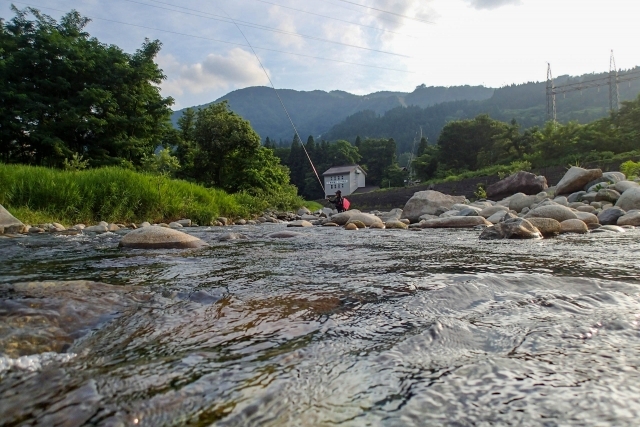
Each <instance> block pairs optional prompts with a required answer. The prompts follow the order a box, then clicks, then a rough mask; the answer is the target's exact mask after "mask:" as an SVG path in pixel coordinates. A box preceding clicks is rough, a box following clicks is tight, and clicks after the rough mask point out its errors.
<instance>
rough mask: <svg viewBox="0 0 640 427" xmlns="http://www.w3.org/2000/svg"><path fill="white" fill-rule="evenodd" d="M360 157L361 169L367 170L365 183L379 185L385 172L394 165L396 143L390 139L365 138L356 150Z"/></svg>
mask: <svg viewBox="0 0 640 427" xmlns="http://www.w3.org/2000/svg"><path fill="white" fill-rule="evenodd" d="M358 150H359V152H360V154H361V155H362V163H363V167H366V169H367V181H368V182H370V183H371V184H376V185H381V183H382V179H383V178H384V176H385V171H386V170H387V168H389V167H390V166H391V165H393V164H396V163H397V162H396V142H395V141H394V140H393V138H390V139H371V138H367V139H365V140H364V141H362V142H361V143H360V148H359V149H358Z"/></svg>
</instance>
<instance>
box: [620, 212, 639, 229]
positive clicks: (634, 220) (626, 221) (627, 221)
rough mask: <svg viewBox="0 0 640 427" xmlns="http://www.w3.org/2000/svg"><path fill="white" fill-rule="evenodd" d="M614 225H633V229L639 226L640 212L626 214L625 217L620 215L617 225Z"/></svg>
mask: <svg viewBox="0 0 640 427" xmlns="http://www.w3.org/2000/svg"><path fill="white" fill-rule="evenodd" d="M616 225H620V226H623V225H633V226H634V227H638V226H640V211H631V212H627V213H626V214H625V215H622V216H621V217H620V218H618V223H617V224H616Z"/></svg>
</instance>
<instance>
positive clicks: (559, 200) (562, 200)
mask: <svg viewBox="0 0 640 427" xmlns="http://www.w3.org/2000/svg"><path fill="white" fill-rule="evenodd" d="M553 202H554V203H557V204H559V205H560V206H565V207H569V201H568V200H567V198H566V197H564V196H558V197H556V198H555V199H553Z"/></svg>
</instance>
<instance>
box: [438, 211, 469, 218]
mask: <svg viewBox="0 0 640 427" xmlns="http://www.w3.org/2000/svg"><path fill="white" fill-rule="evenodd" d="M459 214H460V211H446V212H444V213H441V214H440V215H438V217H439V218H450V217H452V216H464V215H459Z"/></svg>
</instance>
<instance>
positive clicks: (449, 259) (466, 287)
mask: <svg viewBox="0 0 640 427" xmlns="http://www.w3.org/2000/svg"><path fill="white" fill-rule="evenodd" d="M283 228H284V225H282V224H281V225H263V226H259V227H255V226H254V227H249V226H247V227H234V228H233V231H235V232H242V233H244V234H246V235H247V236H248V237H249V239H248V240H236V241H230V242H219V241H218V237H219V236H220V234H221V233H223V232H226V231H230V230H231V229H230V228H226V229H225V228H203V227H201V228H196V229H191V230H190V231H189V233H190V234H194V235H196V236H198V237H200V238H202V239H203V240H205V241H207V242H208V243H210V244H211V247H208V248H205V249H200V250H161V251H157V250H156V251H152V250H123V249H119V248H118V247H117V245H118V242H119V240H120V238H121V235H118V234H113V233H107V234H104V235H98V236H94V235H91V236H87V235H78V236H51V235H47V236H45V235H37V236H29V237H25V238H17V239H3V240H0V260H1V262H0V354H2V355H3V356H2V357H0V425H7V426H13V425H42V426H54V425H68V426H75V425H99V426H128V425H138V426H180V425H192V426H207V425H220V426H245V425H268V426H321V425H327V426H331V425H341V426H369V425H371V426H424V425H434V426H435V425H445V426H494V425H522V426H532V425H541V426H564V425H616V426H636V425H638V423H639V420H640V373H639V371H638V367H639V366H640V326H639V323H638V322H640V280H639V279H640V277H639V274H638V269H639V266H640V261H639V254H640V230H632V231H629V232H627V233H622V234H615V233H599V234H596V233H594V234H589V235H581V236H578V235H565V236H560V237H558V238H555V239H546V240H538V241H513V240H512V241H480V240H478V235H479V232H478V231H475V230H433V229H427V230H421V231H401V230H369V229H367V230H360V231H357V232H350V231H345V230H343V229H340V228H338V229H336V228H326V227H316V228H309V229H301V230H300V232H301V233H303V234H304V236H300V237H297V238H293V239H272V238H269V237H268V234H269V233H272V232H275V231H279V230H282V229H283ZM289 230H290V229H289Z"/></svg>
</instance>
